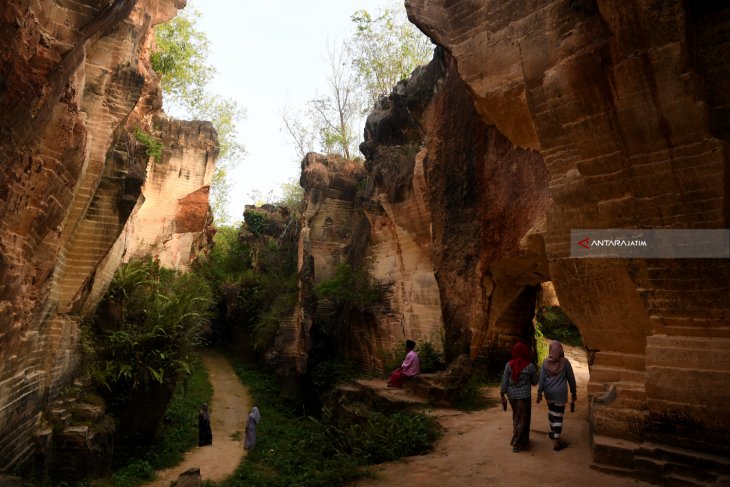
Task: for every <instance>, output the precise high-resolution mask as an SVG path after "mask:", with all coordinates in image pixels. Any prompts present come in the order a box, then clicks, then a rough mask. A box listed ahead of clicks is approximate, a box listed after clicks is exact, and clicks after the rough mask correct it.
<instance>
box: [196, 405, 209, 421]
mask: <svg viewBox="0 0 730 487" xmlns="http://www.w3.org/2000/svg"><path fill="white" fill-rule="evenodd" d="M198 416H200V417H202V418H203V419H204V420H205V421H210V413H209V412H208V405H207V404H206V403H203V405H202V406H200V412H199V413H198Z"/></svg>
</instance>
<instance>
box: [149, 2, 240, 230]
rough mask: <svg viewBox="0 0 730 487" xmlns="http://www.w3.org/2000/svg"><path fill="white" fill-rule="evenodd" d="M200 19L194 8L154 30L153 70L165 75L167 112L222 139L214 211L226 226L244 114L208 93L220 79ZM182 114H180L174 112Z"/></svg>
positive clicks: (162, 84)
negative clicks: (202, 124) (205, 123)
mask: <svg viewBox="0 0 730 487" xmlns="http://www.w3.org/2000/svg"><path fill="white" fill-rule="evenodd" d="M199 17H200V13H199V12H198V11H196V10H195V9H192V8H190V7H188V8H186V9H185V10H184V11H182V12H181V13H180V14H179V15H178V16H177V17H175V18H173V19H172V20H170V21H168V22H165V23H163V24H160V25H158V26H156V27H155V43H156V49H155V51H154V52H153V53H152V54H151V55H150V61H151V63H152V68H153V69H154V70H155V72H157V74H159V75H160V85H161V86H162V93H163V95H164V96H165V101H166V103H171V105H172V106H167V105H166V110H167V111H168V112H170V111H171V109H172V112H173V113H174V115H176V116H179V117H180V118H188V119H193V120H210V121H211V123H212V124H213V126H214V127H215V130H216V132H217V133H218V143H219V145H220V153H219V155H218V161H217V163H216V170H215V173H214V175H213V181H212V184H211V186H212V194H211V199H212V207H213V214H214V215H215V217H216V220H217V221H219V222H221V221H226V220H228V219H229V216H228V215H227V214H226V212H225V204H226V201H227V200H228V191H229V189H228V188H229V184H228V182H227V180H226V174H227V173H228V171H230V170H231V169H232V168H233V167H235V165H237V164H238V163H239V162H240V160H241V159H242V158H243V155H244V152H245V150H244V147H243V144H241V143H240V142H239V141H238V139H237V137H236V124H237V123H238V122H239V121H240V120H241V119H242V118H243V117H244V115H245V113H244V110H242V109H241V108H240V107H239V106H238V104H237V103H236V102H235V101H233V100H229V99H225V98H221V97H220V96H218V95H215V94H211V93H209V92H208V85H209V84H210V82H211V81H212V80H213V78H214V77H215V68H213V66H211V65H210V64H209V59H210V56H209V42H208V39H207V37H206V35H205V33H203V32H202V31H201V30H200V29H199V28H198V25H197V22H198V18H199ZM176 111H177V112H180V113H175V112H176Z"/></svg>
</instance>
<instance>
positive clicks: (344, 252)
mask: <svg viewBox="0 0 730 487" xmlns="http://www.w3.org/2000/svg"><path fill="white" fill-rule="evenodd" d="M361 151H362V152H363V154H364V155H365V156H366V161H365V164H364V166H359V167H358V166H357V165H356V164H354V163H352V162H348V161H341V160H339V159H338V158H336V157H325V156H319V155H314V154H310V155H309V156H307V158H305V160H304V161H303V171H302V186H303V187H304V188H305V198H306V207H305V211H304V218H303V224H302V234H301V239H300V269H301V270H302V280H301V291H302V293H303V294H302V298H301V300H300V301H301V302H302V303H304V302H307V303H309V306H310V308H311V311H308V309H310V308H308V307H307V306H300V308H301V309H300V310H299V313H300V314H299V315H298V316H297V318H296V319H295V320H293V321H292V323H290V324H289V326H288V327H286V330H288V331H287V333H286V336H287V337H288V340H287V343H288V344H289V350H290V352H289V356H290V357H292V358H293V357H295V356H296V357H298V358H297V359H296V360H297V362H298V363H299V364H300V365H299V366H298V367H297V368H296V371H298V372H300V373H301V371H302V370H303V367H304V365H305V364H306V357H307V353H308V351H309V348H310V346H311V343H310V342H311V341H312V340H313V337H312V336H311V334H310V330H311V327H312V326H313V324H314V323H317V322H320V323H321V322H327V321H328V320H332V319H333V317H332V314H333V313H336V312H338V313H341V312H342V310H334V309H333V307H332V303H330V302H328V301H327V300H325V299H321V296H314V297H315V298H319V299H318V300H317V301H316V302H315V303H310V302H309V301H307V299H305V296H310V297H312V293H311V289H312V287H313V286H315V285H316V284H318V283H320V282H322V281H323V280H325V279H328V278H329V277H331V276H332V275H333V273H334V269H335V267H336V265H337V264H338V263H341V262H348V263H350V264H352V266H353V267H354V268H356V267H360V268H363V269H366V270H367V271H368V273H369V274H370V277H371V278H372V279H374V281H375V282H376V283H378V285H379V286H380V288H381V289H382V290H383V291H384V299H383V302H382V303H378V304H377V305H371V306H368V307H365V308H363V307H360V308H358V309H350V310H347V311H346V313H345V314H344V315H340V316H336V317H335V318H334V319H335V320H336V321H337V323H336V324H335V325H333V326H336V327H337V329H338V332H337V333H338V335H337V336H338V345H339V346H340V347H341V348H342V350H343V351H344V352H346V353H347V354H348V355H349V356H350V357H351V358H354V359H356V360H357V361H358V362H360V363H361V364H362V365H364V366H366V367H369V368H371V369H382V367H383V365H384V363H385V362H386V361H388V360H389V359H390V354H391V353H392V351H393V350H395V349H396V348H397V347H398V346H399V345H400V344H402V343H403V341H404V340H405V339H406V338H413V339H415V340H417V341H419V342H423V341H430V342H431V343H433V344H434V345H436V346H437V347H438V348H440V347H441V346H442V344H444V345H445V347H446V350H445V352H446V355H447V358H448V359H452V358H455V357H456V356H458V355H459V354H461V353H464V352H465V351H467V352H471V354H472V356H473V357H474V358H480V359H483V358H484V357H489V358H490V360H493V361H497V362H500V363H501V360H502V355H501V354H503V352H504V349H505V348H506V347H507V345H505V344H509V345H511V344H512V342H513V341H514V340H515V337H520V338H523V339H529V338H531V336H532V318H533V310H534V305H535V300H536V295H537V294H536V293H537V289H538V285H539V284H540V283H541V282H544V281H547V280H549V272H548V270H547V259H546V257H545V251H544V245H543V244H542V237H541V236H540V232H541V231H542V229H543V228H544V219H545V210H546V208H547V206H548V201H549V197H548V192H547V172H546V170H545V168H544V164H543V162H542V158H541V157H540V155H539V154H538V153H537V152H535V151H532V150H525V149H519V148H516V147H514V146H513V145H512V144H511V143H510V142H509V141H508V140H507V139H506V138H505V137H504V136H502V135H501V134H500V133H499V131H498V130H496V129H495V128H493V127H489V126H487V125H486V124H485V123H484V122H483V121H482V119H481V118H480V117H479V116H478V114H477V112H476V111H475V109H474V106H473V102H472V100H471V97H470V94H469V91H468V90H467V88H466V85H465V84H464V83H463V81H461V79H460V78H459V76H458V74H457V72H456V64H455V63H454V62H453V60H452V59H451V57H450V56H449V55H448V54H447V53H446V52H444V51H443V50H437V53H436V55H435V57H434V60H433V61H432V62H431V63H430V64H429V65H428V66H426V67H423V68H419V69H418V70H416V72H414V74H413V75H412V76H411V77H410V78H409V79H408V80H405V81H402V82H401V83H399V84H398V86H396V87H395V89H394V90H393V92H392V93H391V94H390V95H389V96H388V97H382V98H381V99H380V100H379V101H378V103H377V104H376V106H375V109H374V110H373V112H372V113H371V114H370V116H369V117H368V120H367V124H366V128H365V142H364V143H363V144H362V145H361ZM280 336H282V337H283V336H284V333H282V334H280ZM314 340H315V341H316V338H315V339H314ZM294 350H296V353H294ZM481 361H482V363H484V360H481Z"/></svg>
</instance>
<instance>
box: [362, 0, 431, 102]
mask: <svg viewBox="0 0 730 487" xmlns="http://www.w3.org/2000/svg"><path fill="white" fill-rule="evenodd" d="M351 18H352V22H353V23H354V24H355V28H356V30H355V34H354V35H353V36H352V39H351V40H350V43H351V45H352V50H353V52H355V53H357V54H356V55H355V56H354V58H353V60H352V64H353V67H354V68H355V72H356V73H357V75H358V79H359V80H360V82H361V84H362V86H363V88H364V90H365V94H366V101H367V103H368V105H369V106H372V105H373V104H374V103H375V102H376V101H377V99H378V97H379V96H380V95H387V94H388V93H390V90H392V89H393V87H394V86H395V85H396V83H398V82H399V81H400V80H402V79H406V78H407V77H408V76H409V75H410V74H411V72H412V71H413V70H414V69H415V68H416V67H417V66H420V65H422V64H426V63H428V62H429V61H430V60H431V56H432V55H433V44H431V42H430V41H429V39H428V38H427V37H426V36H425V35H423V33H421V31H419V30H418V29H417V28H416V27H415V26H414V25H413V24H412V23H410V22H409V21H408V18H407V16H406V15H405V9H404V7H403V5H402V4H400V5H397V6H393V7H391V8H386V9H383V10H381V11H379V12H378V13H377V14H375V15H373V14H371V13H370V12H368V11H367V10H358V11H357V12H355V13H354V14H353V15H352V17H351Z"/></svg>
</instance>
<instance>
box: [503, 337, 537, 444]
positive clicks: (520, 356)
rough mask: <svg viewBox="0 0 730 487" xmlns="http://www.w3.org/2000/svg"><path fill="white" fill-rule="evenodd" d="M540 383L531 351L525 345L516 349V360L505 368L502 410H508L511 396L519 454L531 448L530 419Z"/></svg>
mask: <svg viewBox="0 0 730 487" xmlns="http://www.w3.org/2000/svg"><path fill="white" fill-rule="evenodd" d="M535 384H537V367H535V364H533V363H532V362H531V361H530V350H529V349H528V348H527V345H525V344H524V343H522V342H517V343H515V346H514V347H512V360H510V361H509V362H507V365H505V366H504V373H503V374H502V385H501V387H500V389H499V394H500V396H501V397H502V408H503V409H504V410H505V411H507V399H505V397H504V395H505V394H507V397H508V398H509V404H510V406H512V441H510V445H512V451H513V452H515V453H517V452H521V451H525V450H528V449H529V448H530V419H531V407H532V404H531V403H532V398H531V394H532V389H531V387H532V386H534V385H535Z"/></svg>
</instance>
